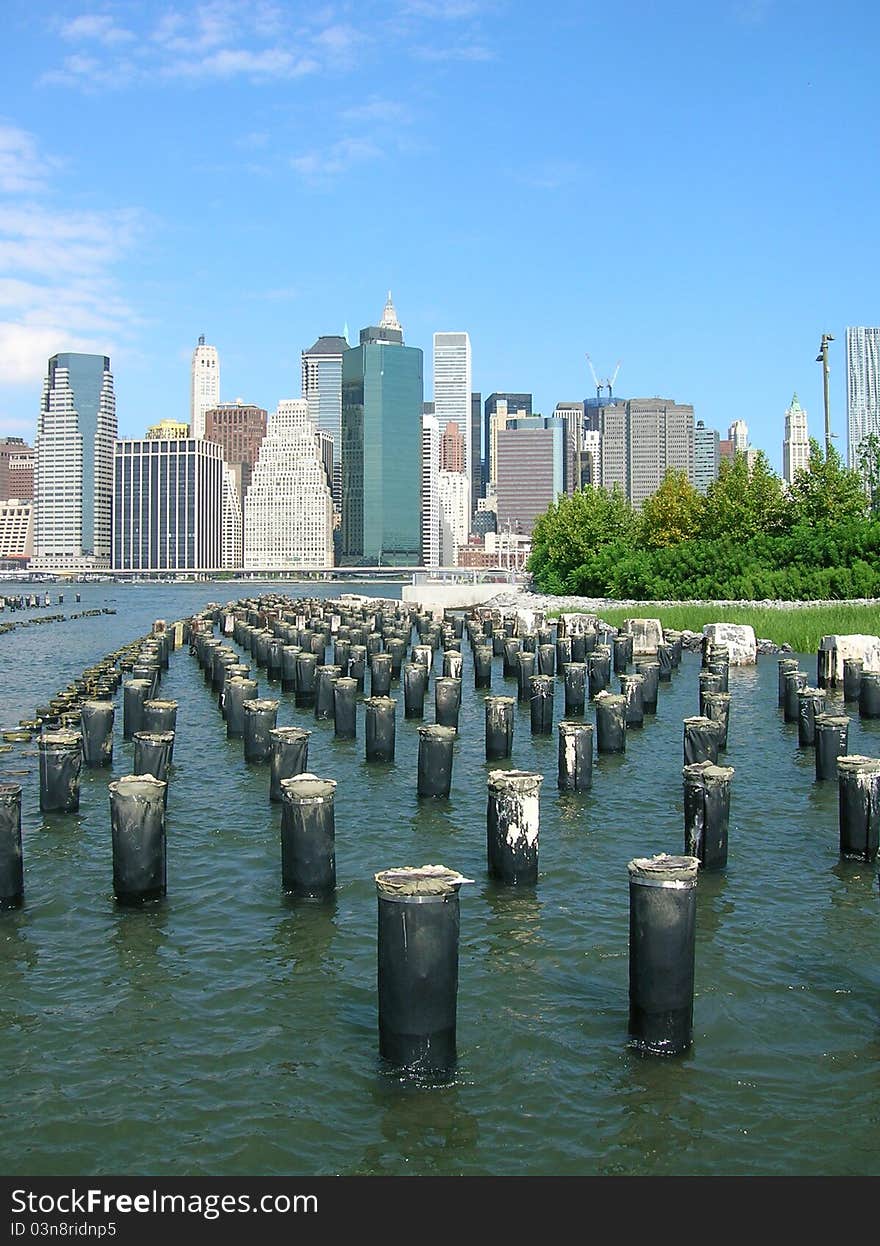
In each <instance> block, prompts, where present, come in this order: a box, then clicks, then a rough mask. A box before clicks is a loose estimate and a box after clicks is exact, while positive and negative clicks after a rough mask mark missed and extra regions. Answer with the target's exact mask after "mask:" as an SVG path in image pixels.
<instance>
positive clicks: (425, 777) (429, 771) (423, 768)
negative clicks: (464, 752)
mask: <svg viewBox="0 0 880 1246" xmlns="http://www.w3.org/2000/svg"><path fill="white" fill-rule="evenodd" d="M455 736H456V731H455V728H454V727H440V726H437V725H433V726H426V727H419V760H418V784H417V786H418V794H419V796H448V795H449V790H450V787H451V785H452V756H453V746H454V743H455Z"/></svg>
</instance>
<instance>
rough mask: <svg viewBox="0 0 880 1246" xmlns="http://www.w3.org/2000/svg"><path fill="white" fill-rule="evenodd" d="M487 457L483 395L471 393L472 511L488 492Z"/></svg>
mask: <svg viewBox="0 0 880 1246" xmlns="http://www.w3.org/2000/svg"><path fill="white" fill-rule="evenodd" d="M485 473H486V457H485V451H484V449H483V395H482V394H479V393H474V394H471V511H472V513H476V509H477V499H478V498H481V497H485V494H486V474H485Z"/></svg>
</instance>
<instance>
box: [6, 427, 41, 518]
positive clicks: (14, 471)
mask: <svg viewBox="0 0 880 1246" xmlns="http://www.w3.org/2000/svg"><path fill="white" fill-rule="evenodd" d="M34 460H35V454H34V450H33V447H32V446H29V445H28V444H27V442H26V441H24V440H23V439H22V438H21V437H2V438H0V501H3V500H4V499H6V498H17V499H18V500H19V501H22V502H23V501H32V500H33V496H34Z"/></svg>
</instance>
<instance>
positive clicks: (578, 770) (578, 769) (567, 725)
mask: <svg viewBox="0 0 880 1246" xmlns="http://www.w3.org/2000/svg"><path fill="white" fill-rule="evenodd" d="M558 731H559V756H558V761H559V766H558V776H557V786H558V787H559V790H560V792H585V791H587V790H588V789H589V788H591V787H592V786H593V724H592V723H577V722H565V721H563V722H560V723H559V724H558Z"/></svg>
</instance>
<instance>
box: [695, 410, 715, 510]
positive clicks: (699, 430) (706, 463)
mask: <svg viewBox="0 0 880 1246" xmlns="http://www.w3.org/2000/svg"><path fill="white" fill-rule="evenodd" d="M720 447H721V441H720V437H719V434H718V430H717V428H707V427H706V425H705V424H704V423H703V421H702V420H697V423H696V425H695V427H694V488H695V489H697V490H699V492H700V493H705V492H706V490H707V489H708V488H709V485H710V484H711V483H712V481H713V480H717V479H718V469H719V466H720V464H721V449H720Z"/></svg>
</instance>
